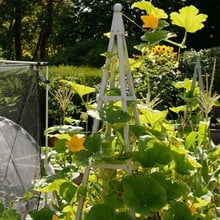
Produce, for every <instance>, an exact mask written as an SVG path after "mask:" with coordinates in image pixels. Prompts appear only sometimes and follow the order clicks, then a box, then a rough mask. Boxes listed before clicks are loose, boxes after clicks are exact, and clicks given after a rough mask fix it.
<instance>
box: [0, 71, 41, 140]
mask: <svg viewBox="0 0 220 220" xmlns="http://www.w3.org/2000/svg"><path fill="white" fill-rule="evenodd" d="M0 115H1V116H4V117H6V118H8V119H10V120H12V121H13V122H15V123H17V124H19V125H20V126H21V127H23V128H24V129H25V130H26V131H28V132H29V133H30V135H31V136H32V137H33V138H34V139H35V140H36V141H37V142H39V140H40V129H39V122H40V120H39V99H38V75H37V71H35V70H33V69H32V68H30V67H26V68H11V69H10V68H8V70H6V71H5V70H4V69H2V70H1V67H0Z"/></svg>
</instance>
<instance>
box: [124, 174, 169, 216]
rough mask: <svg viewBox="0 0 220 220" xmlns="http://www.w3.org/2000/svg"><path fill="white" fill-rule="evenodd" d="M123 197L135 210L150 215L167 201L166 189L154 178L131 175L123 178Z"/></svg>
mask: <svg viewBox="0 0 220 220" xmlns="http://www.w3.org/2000/svg"><path fill="white" fill-rule="evenodd" d="M122 187H123V192H122V199H123V201H124V203H125V204H126V205H127V206H128V207H129V208H131V209H133V210H134V211H136V212H138V213H142V214H146V215H148V214H149V213H150V212H152V211H159V210H160V209H161V208H163V207H164V206H165V205H166V203H167V195H166V190H165V189H164V188H163V187H162V186H161V185H160V183H159V182H157V181H156V180H155V179H154V178H151V177H146V176H135V175H130V176H127V177H126V178H125V179H123V182H122Z"/></svg>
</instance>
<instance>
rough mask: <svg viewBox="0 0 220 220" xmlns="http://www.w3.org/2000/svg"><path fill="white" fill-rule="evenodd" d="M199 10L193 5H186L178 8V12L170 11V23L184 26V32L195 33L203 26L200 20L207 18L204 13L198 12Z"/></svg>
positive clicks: (203, 20)
mask: <svg viewBox="0 0 220 220" xmlns="http://www.w3.org/2000/svg"><path fill="white" fill-rule="evenodd" d="M198 13H199V10H198V9H197V8H196V7H195V6H193V5H190V6H186V7H183V8H181V9H180V10H179V13H177V12H172V13H171V14H170V18H171V21H172V24H174V25H177V26H179V27H183V28H185V30H186V32H189V33H195V32H196V31H198V30H201V29H202V28H203V27H204V24H203V23H202V22H205V21H206V19H207V17H208V16H207V15H206V14H198Z"/></svg>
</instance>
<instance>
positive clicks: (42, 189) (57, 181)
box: [34, 179, 67, 192]
mask: <svg viewBox="0 0 220 220" xmlns="http://www.w3.org/2000/svg"><path fill="white" fill-rule="evenodd" d="M65 182H67V180H66V179H55V180H54V181H53V182H51V183H49V184H47V185H46V186H43V187H35V189H34V190H36V191H38V192H53V191H55V190H59V188H60V186H61V185H62V184H63V183H65Z"/></svg>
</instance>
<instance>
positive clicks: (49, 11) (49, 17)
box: [40, 0, 53, 59]
mask: <svg viewBox="0 0 220 220" xmlns="http://www.w3.org/2000/svg"><path fill="white" fill-rule="evenodd" d="M52 25H53V0H47V8H46V20H45V25H44V27H43V28H44V30H42V31H43V35H42V38H41V43H40V59H44V58H45V57H46V56H47V44H48V39H49V37H50V34H51V33H52Z"/></svg>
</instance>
